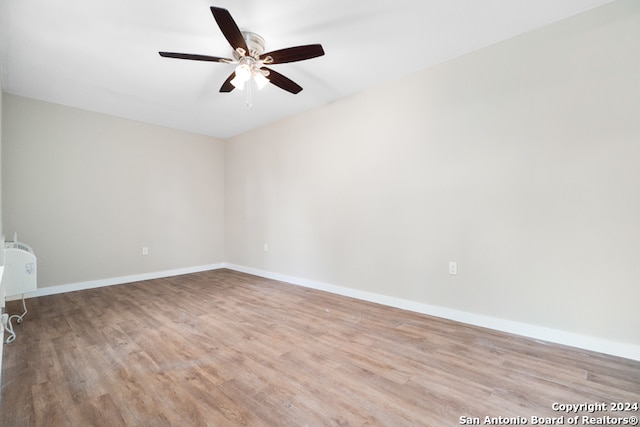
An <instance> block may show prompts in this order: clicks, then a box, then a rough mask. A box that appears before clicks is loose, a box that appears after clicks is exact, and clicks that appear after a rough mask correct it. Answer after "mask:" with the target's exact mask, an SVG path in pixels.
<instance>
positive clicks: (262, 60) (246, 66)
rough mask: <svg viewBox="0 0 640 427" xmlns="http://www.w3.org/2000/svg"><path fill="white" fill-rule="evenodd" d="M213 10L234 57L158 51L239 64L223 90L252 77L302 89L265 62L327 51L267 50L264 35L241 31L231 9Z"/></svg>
mask: <svg viewBox="0 0 640 427" xmlns="http://www.w3.org/2000/svg"><path fill="white" fill-rule="evenodd" d="M211 13H213V17H214V18H215V20H216V22H217V23H218V26H219V27H220V30H221V31H222V34H223V35H224V36H225V38H226V39H227V41H228V42H229V44H230V45H231V47H232V48H233V59H231V58H220V57H217V56H207V55H198V54H191V53H176V52H158V53H159V54H160V56H162V57H165V58H177V59H191V60H194V61H210V62H222V63H225V64H237V66H236V69H235V71H234V72H233V73H231V75H230V76H229V77H228V78H227V80H225V82H224V83H223V84H222V86H221V87H220V92H231V91H232V90H233V89H235V88H238V89H242V88H243V87H244V85H245V83H247V82H249V81H250V80H251V79H252V78H253V80H254V81H255V82H256V84H257V86H258V88H260V89H261V88H262V87H264V86H265V85H266V84H267V83H272V84H274V85H276V86H278V87H279V88H281V89H284V90H286V91H287V92H291V93H293V94H296V93H299V92H300V91H301V90H302V87H301V86H300V85H298V84H297V83H296V82H294V81H293V80H291V79H289V78H288V77H285V76H283V75H282V74H280V73H278V72H276V71H273V70H272V69H270V68H267V67H265V65H275V64H284V63H287V62H296V61H303V60H305V59H311V58H316V57H318V56H322V55H324V50H323V49H322V45H320V44H309V45H303V46H295V47H289V48H285V49H279V50H274V51H271V52H266V53H265V52H264V47H265V44H264V39H263V38H262V37H260V36H259V35H258V34H256V33H252V32H249V31H240V29H239V28H238V26H237V25H236V22H235V21H234V20H233V18H232V17H231V14H230V13H229V11H228V10H226V9H223V8H220V7H213V6H212V7H211Z"/></svg>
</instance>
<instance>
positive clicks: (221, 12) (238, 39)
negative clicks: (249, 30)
mask: <svg viewBox="0 0 640 427" xmlns="http://www.w3.org/2000/svg"><path fill="white" fill-rule="evenodd" d="M211 13H213V17H214V18H215V20H216V22H217V23H218V27H220V31H222V34H224V37H225V38H226V39H227V41H228V42H229V44H230V45H231V47H232V48H233V49H234V50H235V49H237V48H239V47H241V48H243V49H244V50H245V52H247V53H249V49H248V48H247V42H245V41H244V37H242V32H241V31H240V29H239V28H238V25H237V24H236V21H234V20H233V18H232V17H231V14H230V13H229V11H228V10H227V9H223V8H221V7H214V6H211Z"/></svg>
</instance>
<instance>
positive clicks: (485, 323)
mask: <svg viewBox="0 0 640 427" xmlns="http://www.w3.org/2000/svg"><path fill="white" fill-rule="evenodd" d="M221 268H228V269H230V270H235V271H239V272H242V273H248V274H253V275H255V276H260V277H264V278H267V279H273V280H278V281H281V282H286V283H290V284H293V285H298V286H303V287H306V288H312V289H317V290H321V291H326V292H331V293H333V294H337V295H343V296H347V297H351V298H356V299H360V300H363V301H369V302H374V303H377V304H382V305H387V306H390V307H395V308H400V309H403V310H409V311H413V312H416V313H421V314H426V315H430V316H436V317H441V318H444V319H449V320H454V321H457V322H461V323H466V324H470V325H475V326H481V327H484V328H489V329H494V330H497V331H502V332H507V333H510V334H515V335H520V336H524V337H527V338H532V339H535V340H540V341H546V342H551V343H556V344H562V345H567V346H570V347H575V348H579V349H583V350H589V351H596V352H598V353H603V354H609V355H612V356H619V357H624V358H626V359H631V360H637V361H640V345H637V344H628V343H621V342H617V341H610V340H606V339H603V338H598V337H593V336H587V335H581V334H576V333H573V332H567V331H562V330H558V329H552V328H547V327H543V326H537V325H531V324H528V323H521V322H514V321H512V320H506V319H500V318H497V317H491V316H484V315H480V314H475V313H469V312H465V311H460V310H454V309H450V308H446V307H438V306H434V305H429V304H424V303H420V302H416V301H410V300H405V299H401V298H395V297H390V296H386V295H380V294H376V293H373V292H366V291H360V290H357V289H351V288H345V287H342V286H336V285H331V284H327V283H322V282H316V281H313V280H308V279H304V278H300V277H293V276H288V275H285V274H279V273H273V272H270V271H265V270H259V269H255V268H251V267H244V266H240V265H235V264H227V263H219V264H209V265H202V266H196V267H188V268H180V269H175V270H165V271H159V272H155V273H144V274H136V275H131V276H122V277H114V278H110V279H102V280H92V281H88V282H80V283H72V284H68V285H60V286H51V287H45V288H38V290H37V291H36V292H32V293H30V294H28V295H25V297H26V298H32V297H39V296H46V295H54V294H60V293H65V292H73V291H80V290H84V289H92V288H99V287H103V286H112V285H122V284H125V283H132V282H139V281H141V280H151V279H159V278H163V277H171V276H178V275H181V274H189V273H198V272H201V271H208V270H218V269H221ZM19 298H20V297H19V296H13V297H11V298H7V301H10V300H13V299H19Z"/></svg>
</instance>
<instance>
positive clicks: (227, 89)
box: [220, 71, 236, 92]
mask: <svg viewBox="0 0 640 427" xmlns="http://www.w3.org/2000/svg"><path fill="white" fill-rule="evenodd" d="M235 76H236V72H235V71H234V72H233V73H231V75H230V76H229V77H227V80H225V81H224V83H222V86H221V87H220V92H231V91H232V90H234V89H235V88H236V87H235V86H234V85H232V84H231V80H233V79H234V78H235Z"/></svg>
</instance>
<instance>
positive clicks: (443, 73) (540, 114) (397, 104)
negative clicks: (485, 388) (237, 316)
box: [225, 1, 640, 344]
mask: <svg viewBox="0 0 640 427" xmlns="http://www.w3.org/2000/svg"><path fill="white" fill-rule="evenodd" d="M638 40H640V2H635V1H620V2H615V3H612V4H610V5H608V6H605V7H603V8H599V9H596V10H594V11H592V12H588V13H586V14H583V15H580V16H577V17H575V18H573V19H570V20H567V21H564V22H561V23H558V24H555V25H551V26H548V27H546V28H544V29H541V30H538V31H535V32H532V33H529V34H526V35H524V36H520V37H517V38H515V39H512V40H509V41H506V42H503V43H500V44H497V45H494V46H492V47H490V48H487V49H484V50H482V51H478V52H476V53H473V54H470V55H466V56H464V57H461V58H458V59H456V60H453V61H450V62H448V63H446V64H443V65H440V66H437V67H434V68H431V69H428V70H425V71H423V72H420V73H418V74H415V75H411V76H408V77H407V78H405V79H402V80H400V81H394V82H391V83H389V84H386V85H383V86H380V87H377V88H374V89H372V90H369V91H367V92H364V93H361V94H359V95H357V96H354V97H351V98H348V99H344V100H341V101H339V102H336V103H334V104H331V105H329V106H326V107H323V108H320V109H317V110H314V111H311V112H308V113H306V114H303V115H300V116H298V117H295V118H291V119H288V120H286V121H283V122H280V123H277V124H274V125H271V126H268V127H266V128H263V129H260V130H257V131H254V132H250V133H247V134H245V135H241V136H238V137H235V138H233V139H231V140H230V141H228V142H227V147H226V160H225V167H226V175H225V176H226V178H225V188H226V190H225V193H226V204H225V211H226V227H225V232H226V253H227V255H226V260H227V262H229V263H232V264H236V265H240V266H245V267H249V268H254V269H260V270H263V271H270V272H276V273H279V274H283V275H289V276H292V277H301V278H306V279H309V280H314V281H318V282H322V283H328V284H332V285H336V286H342V287H347V288H353V289H357V290H362V291H366V292H373V293H378V294H382V295H388V296H392V297H397V298H402V299H407V300H411V301H417V302H422V303H425V304H431V305H434V306H441V307H447V308H451V309H455V310H461V311H464V312H470V313H477V314H480V315H488V316H493V317H497V318H502V319H508V320H511V321H516V322H523V323H527V324H533V325H538V326H541V327H549V328H555V329H559V330H563V331H569V332H571V333H576V334H584V335H587V336H592V337H600V338H603V339H607V340H613V341H617V342H622V343H633V344H640V310H639V309H638V301H640V286H638V284H639V283H640V262H639V260H640V188H639V185H640V118H639V117H640V116H639V114H640V79H639V78H638V76H640V55H638V54H637V53H638ZM398 66H399V67H401V66H402V64H401V63H399V64H398ZM365 71H366V69H365ZM264 243H268V245H269V246H268V248H269V250H268V252H265V251H264V248H263V245H264ZM448 261H457V262H458V263H459V274H458V275H457V276H451V275H449V274H448Z"/></svg>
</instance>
